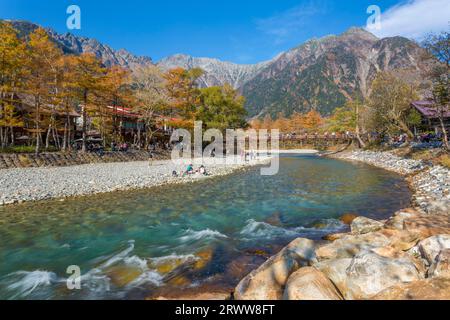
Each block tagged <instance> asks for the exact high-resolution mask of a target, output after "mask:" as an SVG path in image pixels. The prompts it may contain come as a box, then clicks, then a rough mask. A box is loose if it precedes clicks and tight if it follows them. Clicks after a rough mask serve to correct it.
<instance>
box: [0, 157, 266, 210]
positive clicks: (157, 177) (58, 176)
mask: <svg viewBox="0 0 450 320" xmlns="http://www.w3.org/2000/svg"><path fill="white" fill-rule="evenodd" d="M207 160H208V159H207ZM230 160H232V161H230V162H232V164H226V165H225V164H223V163H215V161H214V159H209V161H207V164H206V168H207V171H208V173H209V176H207V177H206V176H202V175H199V174H195V175H192V176H187V177H173V176H172V172H173V171H177V172H178V173H180V172H183V171H184V170H186V167H187V164H188V163H187V162H186V161H178V162H172V161H171V160H164V161H155V162H153V163H152V164H151V165H150V163H149V162H148V161H141V162H120V163H96V164H86V165H79V166H68V167H44V168H16V169H4V170H0V205H7V204H14V203H21V202H25V201H38V200H48V199H60V198H67V197H75V196H86V195H92V194H97V193H107V192H113V191H124V190H133V189H144V188H150V187H155V186H160V185H164V184H178V183H189V182H194V181H198V180H199V179H205V178H210V177H217V176H223V175H227V174H230V173H232V172H235V171H236V170H239V169H243V168H247V167H250V166H256V165H262V164H267V163H269V161H270V159H269V158H261V159H258V160H252V161H250V162H242V161H240V159H238V158H235V159H230ZM198 166H199V165H198V164H197V165H195V168H198Z"/></svg>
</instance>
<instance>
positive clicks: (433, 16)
mask: <svg viewBox="0 0 450 320" xmlns="http://www.w3.org/2000/svg"><path fill="white" fill-rule="evenodd" d="M449 28H450V0H408V1H404V2H402V3H400V4H398V5H396V6H394V7H392V8H390V9H388V10H387V11H386V12H384V13H383V14H382V15H381V29H380V30H373V29H370V28H368V29H369V31H371V32H372V33H374V34H375V35H377V36H379V37H391V36H404V37H408V38H412V39H417V40H420V39H421V38H423V36H425V35H426V34H428V33H430V32H440V31H444V30H448V29H449Z"/></svg>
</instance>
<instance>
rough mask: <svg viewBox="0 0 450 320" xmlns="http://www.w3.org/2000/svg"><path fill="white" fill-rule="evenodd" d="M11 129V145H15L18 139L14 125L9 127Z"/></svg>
mask: <svg viewBox="0 0 450 320" xmlns="http://www.w3.org/2000/svg"><path fill="white" fill-rule="evenodd" d="M9 130H11V132H10V133H11V144H10V145H11V147H14V145H15V144H16V139H15V137H14V128H13V127H9Z"/></svg>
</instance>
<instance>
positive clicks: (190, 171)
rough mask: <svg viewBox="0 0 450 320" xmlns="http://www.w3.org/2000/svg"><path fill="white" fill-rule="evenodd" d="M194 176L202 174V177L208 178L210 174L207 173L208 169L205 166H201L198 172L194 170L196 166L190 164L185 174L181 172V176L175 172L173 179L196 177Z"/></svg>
mask: <svg viewBox="0 0 450 320" xmlns="http://www.w3.org/2000/svg"><path fill="white" fill-rule="evenodd" d="M194 174H200V175H202V176H208V175H209V173H208V172H207V171H206V167H205V166H204V165H201V166H200V167H199V168H198V169H197V170H195V169H194V166H193V165H192V164H189V165H188V166H187V168H186V170H185V171H184V172H181V173H180V174H179V173H178V172H177V171H175V170H174V171H173V172H172V176H173V177H179V176H182V177H185V176H189V175H194Z"/></svg>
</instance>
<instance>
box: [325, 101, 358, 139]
mask: <svg viewBox="0 0 450 320" xmlns="http://www.w3.org/2000/svg"><path fill="white" fill-rule="evenodd" d="M355 127H356V108H355V106H354V102H353V101H348V102H347V103H346V104H345V105H344V106H342V107H340V108H336V109H335V110H334V112H333V114H332V115H331V117H330V118H329V119H328V120H327V129H328V130H329V131H332V132H347V131H351V132H353V131H354V130H355Z"/></svg>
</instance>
